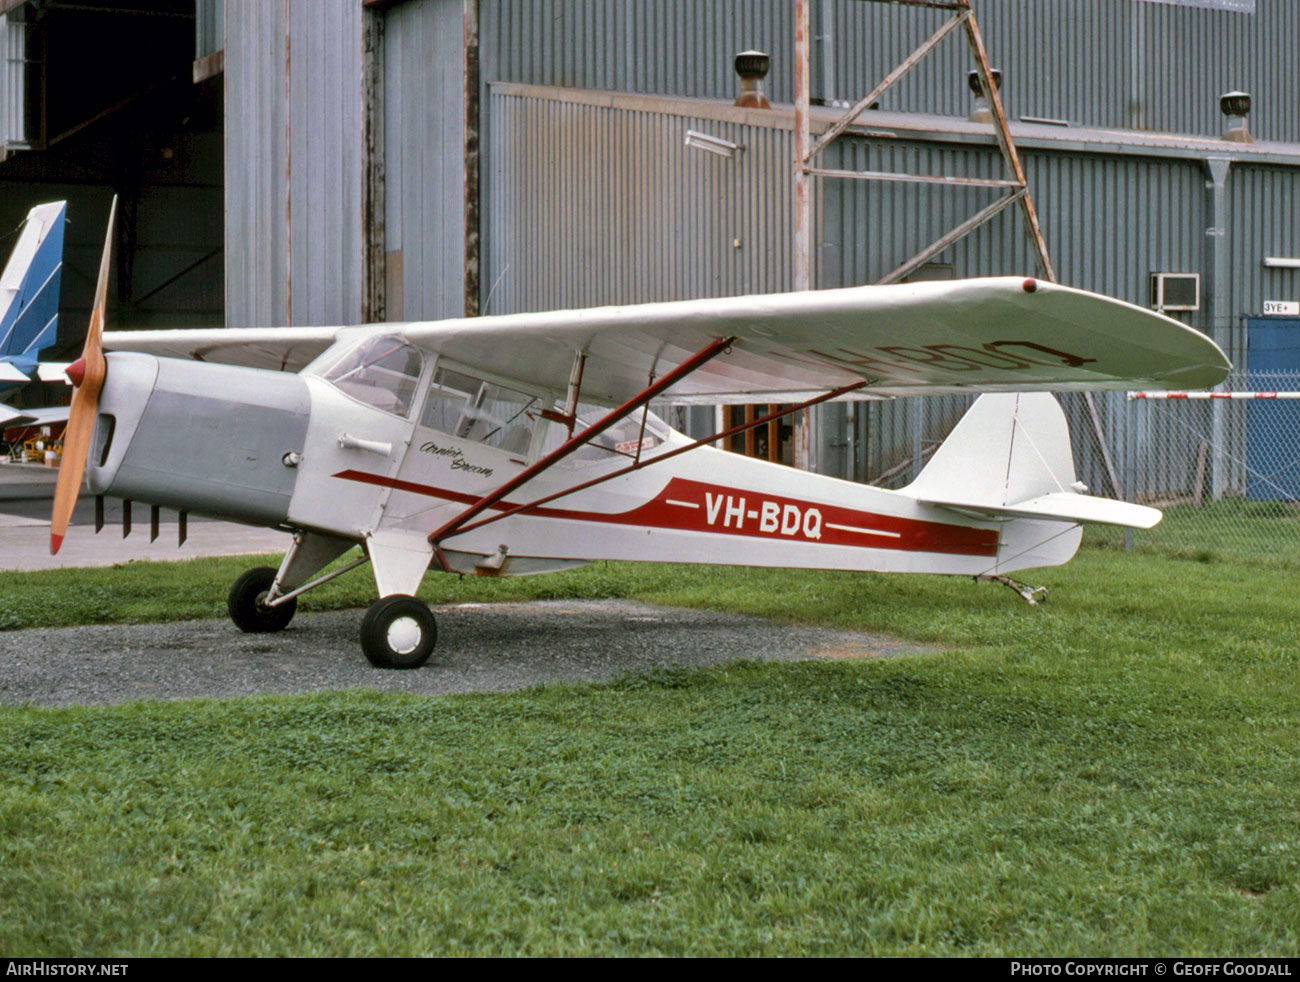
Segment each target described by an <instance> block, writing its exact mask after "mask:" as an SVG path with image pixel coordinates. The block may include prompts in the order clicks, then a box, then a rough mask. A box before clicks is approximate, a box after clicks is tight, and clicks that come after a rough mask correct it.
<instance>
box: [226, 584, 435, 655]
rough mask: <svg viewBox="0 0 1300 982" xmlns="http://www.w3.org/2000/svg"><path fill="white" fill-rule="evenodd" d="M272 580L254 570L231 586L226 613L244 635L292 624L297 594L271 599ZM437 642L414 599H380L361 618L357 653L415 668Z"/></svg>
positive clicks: (430, 619) (431, 622)
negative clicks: (359, 642)
mask: <svg viewBox="0 0 1300 982" xmlns="http://www.w3.org/2000/svg"><path fill="white" fill-rule="evenodd" d="M275 577H276V570H274V569H272V568H271V567H269V566H259V567H257V568H256V569H250V570H249V571H248V572H247V573H245V574H244V575H243V576H241V577H239V579H237V580H235V582H234V585H233V586H231V588H230V595H229V596H228V597H227V598H226V609H227V610H228V611H229V612H230V619H231V620H232V621H234V622H235V626H236V627H237V628H239V629H240V630H241V631H243V632H244V633H246V634H271V633H273V632H275V631H283V630H284V629H285V628H286V627H288V626H289V622H290V621H291V620H293V615H294V612H295V611H296V610H297V607H298V596H297V594H296V593H295V594H294V595H292V596H288V597H287V598H280V599H274V595H273V593H272V588H273V586H274V585H275ZM268 601H269V602H268ZM437 643H438V624H437V621H436V620H435V619H434V616H433V611H431V610H430V609H429V608H428V607H427V606H426V605H425V604H423V603H421V602H420V601H419V600H416V599H415V598H414V597H408V596H405V595H401V594H396V595H393V596H388V597H381V598H380V599H379V600H376V601H375V602H374V603H373V604H371V605H370V607H369V609H368V610H367V611H366V613H365V616H364V617H363V618H362V619H361V650H362V651H363V652H364V653H365V656H366V658H367V659H368V660H369V662H370V664H372V665H374V666H375V667H376V668H399V669H400V668H419V667H420V666H421V665H423V664H425V663H426V662H427V661H428V660H429V657H430V656H431V655H432V654H433V649H434V646H435V645H436V644H437Z"/></svg>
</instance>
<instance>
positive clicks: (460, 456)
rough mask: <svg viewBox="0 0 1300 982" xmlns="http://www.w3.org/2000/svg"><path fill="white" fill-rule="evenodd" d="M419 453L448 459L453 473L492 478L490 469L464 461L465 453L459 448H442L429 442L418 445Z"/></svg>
mask: <svg viewBox="0 0 1300 982" xmlns="http://www.w3.org/2000/svg"><path fill="white" fill-rule="evenodd" d="M420 452H421V453H427V454H432V455H433V456H435V457H450V458H451V469H452V470H454V471H466V472H468V473H470V474H479V475H482V476H483V477H491V476H492V468H491V467H484V466H483V465H482V464H475V463H471V462H470V461H468V460H466V459H465V451H463V450H461V449H460V447H444V446H441V445H440V444H437V443H434V442H433V441H432V440H429V441H427V442H425V443H422V444H420Z"/></svg>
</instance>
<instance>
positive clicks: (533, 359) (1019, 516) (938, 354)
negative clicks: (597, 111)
mask: <svg viewBox="0 0 1300 982" xmlns="http://www.w3.org/2000/svg"><path fill="white" fill-rule="evenodd" d="M107 268H108V255H107V245H106V246H105V255H104V260H103V264H102V267H101V271H100V277H101V279H100V286H99V293H98V296H97V299H96V305H95V308H94V313H93V315H92V318H91V326H90V330H89V332H88V334H87V339H86V350H85V353H84V356H83V359H82V360H81V361H80V362H78V363H76V364H74V365H73V367H72V368H71V369H70V370H69V374H70V376H71V377H72V379H73V381H74V383H75V384H76V385H77V389H76V393H75V395H74V401H73V407H72V416H71V420H70V422H69V428H68V436H67V440H66V445H65V450H64V462H63V472H62V473H61V474H60V479H59V485H58V488H57V491H56V498H55V506H54V519H53V523H52V529H51V548H52V550H57V549H58V547H59V544H60V543H61V542H62V540H63V537H64V534H65V532H66V529H67V525H68V519H69V516H70V514H71V510H72V506H73V504H74V503H75V500H76V496H77V493H78V491H79V490H80V486H81V479H82V470H83V464H82V462H83V461H85V460H86V458H87V457H89V470H88V477H89V486H90V489H91V491H92V492H94V493H95V494H96V495H101V496H102V495H112V496H114V497H119V498H123V499H126V500H128V501H137V502H147V503H149V504H151V505H152V506H153V508H154V512H153V514H154V517H155V524H156V516H157V509H158V507H160V506H161V507H167V508H174V509H178V510H180V511H181V512H182V514H183V513H185V512H187V511H194V512H198V513H203V514H207V515H212V516H217V517H221V518H225V519H233V520H236V521H240V522H246V523H249V524H254V525H264V526H270V527H275V528H280V529H283V530H285V531H286V532H288V533H290V534H291V535H292V542H291V544H290V545H289V547H288V551H287V552H286V554H285V557H284V560H283V562H282V563H281V564H280V567H279V569H271V568H262V569H253V570H250V571H248V572H247V573H245V574H244V575H243V576H241V577H240V578H239V579H238V580H237V581H236V582H235V584H234V586H233V587H232V588H231V591H230V595H229V611H230V616H231V618H232V619H233V620H234V622H235V624H236V625H237V626H238V627H240V628H241V629H242V630H244V631H261V632H269V631H278V630H281V629H282V628H284V627H285V626H286V625H287V624H288V623H289V621H290V619H291V618H292V617H293V614H294V608H295V605H296V602H297V598H298V597H299V596H300V595H301V594H303V593H304V592H306V591H307V590H310V589H312V588H313V587H315V586H317V585H318V584H320V583H322V582H324V581H325V580H327V579H329V578H332V577H333V576H335V575H338V574H339V573H341V572H345V571H346V570H347V569H351V568H353V567H354V566H357V565H360V564H361V563H365V562H369V563H370V565H371V568H372V571H373V573H374V577H375V585H376V587H377V592H378V595H379V599H378V600H377V601H376V602H375V603H374V604H373V605H372V606H371V607H370V608H369V610H367V612H366V614H365V616H364V617H363V619H362V623H361V647H362V650H363V651H364V653H365V655H366V657H367V658H368V659H369V660H370V661H371V662H372V663H373V664H374V665H376V666H379V667H385V668H416V667H418V666H420V665H423V664H424V663H425V662H426V661H427V659H428V658H429V656H430V654H431V652H432V651H433V648H434V645H435V641H436V636H437V630H436V624H435V621H434V615H433V613H432V612H431V611H430V610H429V608H428V607H427V606H426V605H424V604H423V603H421V602H420V601H418V600H416V599H415V597H414V594H415V593H416V591H417V588H418V587H419V585H420V583H421V581H422V579H423V577H424V575H425V573H426V571H427V570H429V569H433V570H436V571H442V572H452V573H463V574H477V575H489V576H501V575H518V574H527V573H540V572H546V571H550V570H556V569H562V568H566V567H570V566H574V565H578V564H581V563H584V562H590V561H592V560H597V559H615V560H654V561H658V562H680V563H721V564H729V565H754V566H778V567H797V568H821V569H846V570H848V569H851V570H876V571H888V572H919V573H952V574H962V575H968V576H975V577H991V578H998V577H1004V576H1005V574H1007V573H1009V572H1012V571H1015V570H1019V569H1023V568H1026V567H1035V566H1048V565H1056V564H1060V563H1064V562H1066V561H1067V560H1068V559H1069V558H1070V557H1071V556H1072V555H1073V554H1074V552H1075V550H1076V548H1077V546H1078V544H1079V540H1080V535H1081V532H1080V528H1079V523H1080V522H1084V521H1099V522H1108V523H1117V524H1121V525H1131V526H1136V527H1149V526H1151V525H1153V524H1154V523H1155V522H1157V521H1158V520H1159V518H1160V513H1159V512H1158V511H1156V510H1155V509H1151V508H1146V507H1142V506H1139V505H1133V504H1126V503H1123V502H1118V501H1111V500H1107V499H1102V498H1096V497H1090V496H1088V495H1086V494H1082V493H1080V489H1081V486H1080V485H1078V484H1077V483H1076V479H1075V472H1074V467H1073V460H1072V454H1071V449H1070V441H1069V434H1068V432H1067V428H1066V422H1065V418H1064V415H1063V413H1062V412H1061V410H1060V408H1059V406H1058V405H1057V403H1056V401H1055V399H1053V397H1052V396H1051V395H1050V394H1048V393H1047V392H1046V391H1036V390H1047V389H1056V390H1079V389H1093V388H1119V387H1133V386H1141V387H1143V388H1186V387H1201V386H1209V385H1213V384H1214V383H1216V382H1218V381H1219V380H1221V379H1222V378H1223V377H1224V375H1225V374H1226V372H1227V371H1228V368H1229V365H1228V362H1227V360H1226V359H1225V357H1224V355H1223V353H1222V352H1221V351H1220V350H1219V348H1218V347H1217V346H1216V345H1215V344H1214V343H1213V342H1211V341H1210V340H1209V339H1207V338H1206V337H1205V336H1203V335H1201V334H1200V333H1198V332H1196V331H1194V330H1191V329H1189V328H1187V327H1184V326H1183V325H1182V324H1180V323H1178V322H1177V321H1174V320H1171V319H1169V318H1167V317H1164V316H1162V315H1159V314H1155V313H1152V312H1150V311H1147V310H1143V309H1141V308H1138V307H1134V306H1131V305H1129V304H1126V303H1122V302H1120V301H1117V300H1111V299H1108V298H1105V297H1101V296H1098V295H1095V294H1090V293H1085V292H1083V291H1080V290H1074V289H1070V288H1068V287H1063V286H1057V285H1055V284H1051V283H1044V282H1040V281H1037V280H1033V279H1023V278H1014V277H1013V278H994V279H978V280H966V281H954V282H947V283H918V284H912V285H896V286H867V287H858V288H852V289H843V290H825V291H816V292H809V293H799V294H784V295H768V296H754V297H739V298H727V299H718V300H697V301H687V302H678V303H655V304H645V305H639V306H629V307H605V308H599V309H592V310H578V311H553V312H547V313H534V314H513V315H507V316H494V317H479V318H473V319H452V320H444V321H436V322H431V323H418V324H377V325H371V326H367V327H329V328H323V327H317V328H270V329H228V330H223V329H213V330H184V331H136V332H114V333H110V334H107V335H102V341H101V331H102V327H103V317H104V315H103V293H104V285H105V284H104V280H105V278H106V274H107ZM105 349H107V351H108V352H109V353H108V354H105V353H104V350H105ZM984 390H989V391H994V392H998V393H1000V394H995V395H986V396H983V397H982V398H980V399H979V400H977V401H976V403H975V404H974V406H973V407H972V408H971V410H970V411H969V412H968V414H967V415H966V416H965V417H964V418H963V420H962V421H961V422H960V423H959V425H958V426H957V428H956V430H955V431H954V432H953V433H952V435H951V436H950V438H949V439H948V440H947V441H946V442H945V443H944V444H943V446H942V447H941V448H940V449H939V450H938V452H937V453H936V454H935V456H934V457H933V459H932V460H931V461H930V463H929V464H928V466H927V467H926V468H925V469H924V471H923V472H922V473H921V475H920V476H919V478H918V479H917V480H916V481H915V482H914V483H913V484H912V485H911V486H909V487H907V488H905V489H903V490H902V491H897V492H894V491H886V490H882V489H878V488H872V487H867V486H864V485H860V484H855V483H852V482H848V481H842V480H837V479H834V478H830V477H823V476H820V475H817V474H812V473H807V472H803V471H799V470H795V469H792V468H789V467H783V466H780V465H777V464H771V463H767V462H764V461H759V460H753V459H749V458H745V457H741V456H739V455H736V454H732V453H727V452H724V451H721V450H716V449H713V448H711V447H710V446H708V444H710V443H712V442H715V441H717V440H719V439H722V438H724V437H726V436H728V435H729V434H731V433H735V432H737V431H738V430H740V429H744V428H746V427H737V428H734V429H731V430H728V431H726V432H724V433H719V434H717V435H715V436H714V437H712V438H710V439H706V440H693V439H691V438H689V437H687V436H685V435H683V434H682V433H679V432H676V431H675V430H673V429H671V428H670V427H669V426H667V425H665V424H664V423H663V422H662V421H661V420H659V419H658V418H656V417H655V416H654V415H653V414H651V413H650V412H649V411H648V410H647V408H646V407H647V404H648V403H649V402H650V400H652V399H656V398H676V399H680V400H703V401H710V402H730V403H787V404H789V406H788V408H786V409H785V411H787V412H793V411H796V410H798V409H802V408H805V407H807V406H811V405H814V404H816V403H818V402H822V401H825V400H827V399H833V398H848V397H853V398H864V397H865V398H883V397H890V396H900V395H916V394H923V393H935V392H949V393H951V392H975V391H984ZM1022 392H1023V393H1024V394H1019V393H1022ZM765 422H767V417H765V418H763V419H759V420H755V421H754V422H753V423H752V424H747V425H752V426H757V425H762V424H764V423H765ZM357 544H360V545H361V546H362V550H363V553H364V555H363V556H362V558H360V559H358V560H356V562H354V563H351V564H349V565H347V566H345V567H344V568H343V569H341V570H338V571H335V572H332V573H329V574H327V575H324V576H321V575H318V574H319V572H320V571H321V570H322V569H323V568H324V567H325V566H327V565H328V564H329V563H331V562H332V561H333V560H335V559H336V558H337V557H339V556H341V555H342V554H343V553H345V552H346V551H347V550H348V549H349V548H351V547H352V546H354V545H357ZM1026 596H1027V598H1031V597H1032V594H1030V593H1029V591H1027V590H1026Z"/></svg>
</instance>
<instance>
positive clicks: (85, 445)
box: [50, 195, 117, 555]
mask: <svg viewBox="0 0 1300 982" xmlns="http://www.w3.org/2000/svg"><path fill="white" fill-rule="evenodd" d="M116 219H117V196H116V195H114V196H113V205H112V207H111V208H110V209H109V212H108V232H107V234H106V235H105V236H104V253H103V256H102V257H101V258H100V261H99V280H98V281H97V282H96V284H95V306H94V308H93V309H92V310H91V312H90V326H89V327H88V328H87V329H86V343H85V344H84V345H83V346H82V349H81V358H79V359H78V360H77V361H76V362H74V363H73V364H72V365H70V366H69V367H68V378H69V379H70V380H71V381H72V384H73V385H75V386H76V389H75V390H74V391H73V393H72V406H71V407H70V408H69V410H68V426H67V429H65V430H64V432H63V459H62V461H61V462H60V464H59V481H58V484H56V485H55V487H54V509H53V514H52V515H51V518H50V555H54V554H55V553H57V552H58V551H59V547H60V546H62V545H63V537H64V535H66V534H67V531H68V523H69V522H70V521H71V520H72V509H73V508H75V507H76V504H77V497H78V495H80V494H81V478H82V475H83V474H84V473H85V471H86V457H87V455H88V454H89V453H90V438H91V436H92V435H93V433H94V431H95V414H96V412H97V411H98V409H99V393H100V390H101V389H102V388H103V387H104V376H105V375H106V374H107V368H108V365H107V362H106V361H105V360H104V347H103V343H102V338H103V334H104V309H105V306H106V304H107V302H108V267H109V259H110V257H111V255H112V250H113V224H114V222H115V221H116Z"/></svg>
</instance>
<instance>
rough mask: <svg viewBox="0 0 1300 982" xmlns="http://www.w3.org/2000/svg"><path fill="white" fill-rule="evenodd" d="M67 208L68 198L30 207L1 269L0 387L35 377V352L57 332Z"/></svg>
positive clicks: (46, 343)
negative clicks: (14, 243) (15, 242)
mask: <svg viewBox="0 0 1300 982" xmlns="http://www.w3.org/2000/svg"><path fill="white" fill-rule="evenodd" d="M66 213H67V202H66V201H55V202H52V203H50V204H46V205H37V206H36V207H35V208H33V209H32V210H31V211H30V212H28V214H27V221H26V223H25V224H24V226H23V230H22V232H21V234H20V235H19V236H18V243H17V245H15V246H14V249H13V252H12V253H11V254H10V256H9V262H8V263H6V264H5V268H4V272H3V273H0V392H3V391H5V390H6V389H8V388H17V387H18V386H20V385H23V384H25V382H26V381H28V380H31V379H32V378H33V377H34V376H35V375H36V357H37V355H38V354H39V353H40V351H41V350H42V349H43V348H48V347H49V346H50V345H52V344H54V342H55V339H56V337H57V335H58V321H59V279H60V276H61V274H62V272H63V226H64V221H65V218H66Z"/></svg>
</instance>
